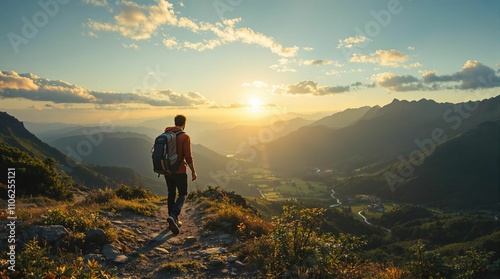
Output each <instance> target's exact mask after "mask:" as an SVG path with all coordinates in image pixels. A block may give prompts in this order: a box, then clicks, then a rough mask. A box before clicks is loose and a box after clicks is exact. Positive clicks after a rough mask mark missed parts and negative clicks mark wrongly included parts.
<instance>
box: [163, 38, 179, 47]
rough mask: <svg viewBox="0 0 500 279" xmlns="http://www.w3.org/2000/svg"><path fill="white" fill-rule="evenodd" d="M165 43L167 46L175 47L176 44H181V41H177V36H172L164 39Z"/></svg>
mask: <svg viewBox="0 0 500 279" xmlns="http://www.w3.org/2000/svg"><path fill="white" fill-rule="evenodd" d="M163 44H164V45H165V46H166V47H167V48H175V47H176V46H178V45H179V43H178V42H177V39H176V38H175V37H170V38H165V39H163Z"/></svg>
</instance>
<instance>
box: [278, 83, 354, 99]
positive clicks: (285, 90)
mask: <svg viewBox="0 0 500 279" xmlns="http://www.w3.org/2000/svg"><path fill="white" fill-rule="evenodd" d="M349 90H350V87H349V86H319V85H318V83H317V82H315V81H312V80H304V81H301V82H299V83H297V84H289V85H283V84H282V85H275V86H273V90H272V92H273V93H274V94H276V95H313V96H324V95H332V94H337V93H344V92H348V91H349Z"/></svg>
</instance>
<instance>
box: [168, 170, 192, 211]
mask: <svg viewBox="0 0 500 279" xmlns="http://www.w3.org/2000/svg"><path fill="white" fill-rule="evenodd" d="M165 181H166V182H167V190H168V200H167V201H168V215H173V216H175V217H177V216H179V215H180V214H181V209H182V206H183V205H184V200H185V199H186V195H187V186H188V182H187V174H186V173H176V174H171V175H165ZM177 190H178V191H179V197H178V198H177V200H176V199H175V197H176V191H177Z"/></svg>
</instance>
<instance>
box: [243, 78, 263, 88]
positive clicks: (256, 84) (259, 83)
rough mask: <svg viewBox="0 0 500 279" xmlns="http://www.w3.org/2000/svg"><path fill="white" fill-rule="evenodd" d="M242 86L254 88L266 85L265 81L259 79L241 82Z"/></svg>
mask: <svg viewBox="0 0 500 279" xmlns="http://www.w3.org/2000/svg"><path fill="white" fill-rule="evenodd" d="M241 86H243V87H254V88H266V87H267V86H268V85H267V83H265V82H263V81H260V80H254V81H252V82H244V83H243V84H241Z"/></svg>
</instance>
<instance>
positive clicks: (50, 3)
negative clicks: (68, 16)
mask: <svg viewBox="0 0 500 279" xmlns="http://www.w3.org/2000/svg"><path fill="white" fill-rule="evenodd" d="M69 1H71V0H47V1H43V0H40V1H38V6H40V8H42V10H39V11H37V12H35V13H34V14H33V15H32V16H31V19H28V18H27V17H25V16H23V17H22V18H21V21H22V22H23V26H22V27H21V33H20V35H19V34H17V33H14V32H9V34H7V38H8V39H9V42H10V45H11V46H12V49H13V50H14V52H15V53H19V46H20V45H21V44H28V43H29V40H30V39H33V38H35V36H36V35H37V34H38V31H39V30H40V28H43V27H45V26H46V25H47V24H48V23H49V18H54V17H55V16H56V15H57V13H59V7H60V5H65V4H68V3H69Z"/></svg>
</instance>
